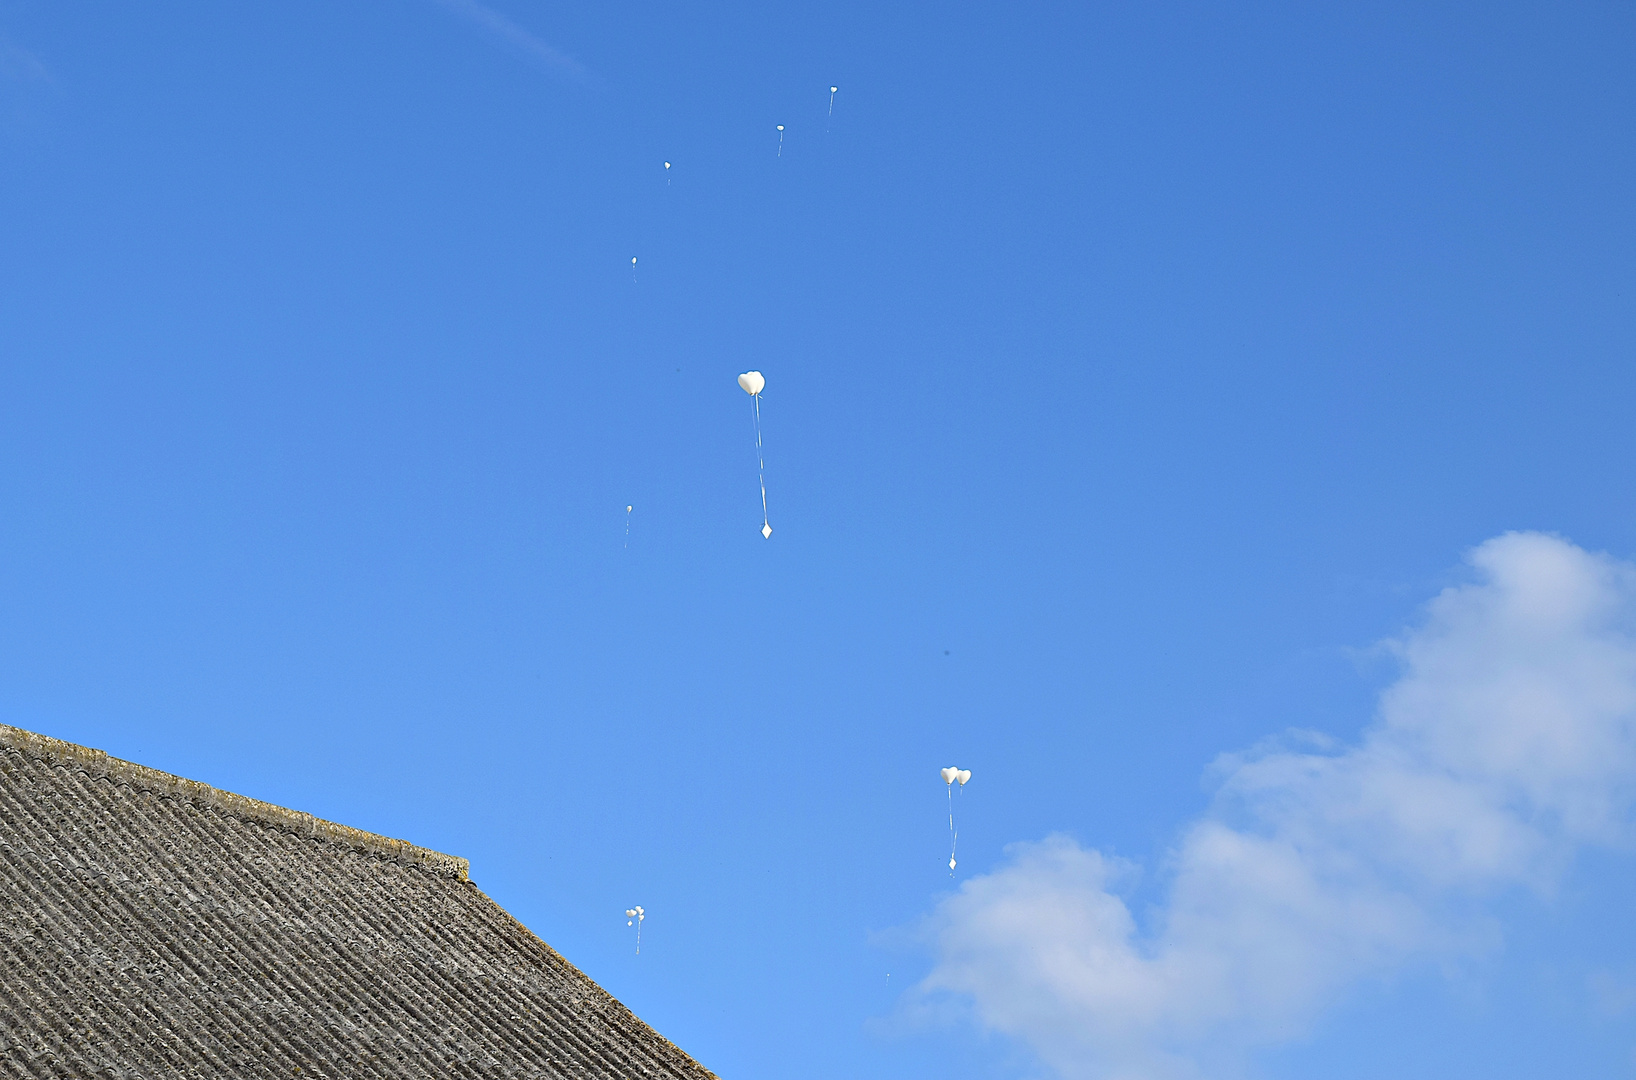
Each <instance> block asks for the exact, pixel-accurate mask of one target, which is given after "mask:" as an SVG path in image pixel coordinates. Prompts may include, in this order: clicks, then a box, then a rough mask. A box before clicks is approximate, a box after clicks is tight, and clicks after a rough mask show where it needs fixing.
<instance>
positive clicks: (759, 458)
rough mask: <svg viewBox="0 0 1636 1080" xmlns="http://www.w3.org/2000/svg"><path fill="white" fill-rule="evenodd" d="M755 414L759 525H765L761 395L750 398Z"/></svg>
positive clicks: (764, 463) (765, 466)
mask: <svg viewBox="0 0 1636 1080" xmlns="http://www.w3.org/2000/svg"><path fill="white" fill-rule="evenodd" d="M750 400H751V401H752V402H753V403H754V404H755V413H756V476H757V478H758V479H759V480H760V481H761V524H762V525H764V526H765V525H767V524H768V521H767V461H766V458H765V456H764V455H763V454H762V452H761V395H760V394H756V395H754V396H752V397H751V398H750Z"/></svg>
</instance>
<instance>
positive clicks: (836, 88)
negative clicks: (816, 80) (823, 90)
mask: <svg viewBox="0 0 1636 1080" xmlns="http://www.w3.org/2000/svg"><path fill="white" fill-rule="evenodd" d="M829 92H830V93H832V94H838V93H840V92H841V88H840V87H839V86H832V87H830V88H829Z"/></svg>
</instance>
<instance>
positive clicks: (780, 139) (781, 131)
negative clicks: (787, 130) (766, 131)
mask: <svg viewBox="0 0 1636 1080" xmlns="http://www.w3.org/2000/svg"><path fill="white" fill-rule="evenodd" d="M778 156H779V157H783V156H784V125H783V124H779V125H778Z"/></svg>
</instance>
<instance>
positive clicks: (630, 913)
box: [625, 908, 636, 919]
mask: <svg viewBox="0 0 1636 1080" xmlns="http://www.w3.org/2000/svg"><path fill="white" fill-rule="evenodd" d="M625 918H627V919H634V918H636V909H635V908H626V909H625Z"/></svg>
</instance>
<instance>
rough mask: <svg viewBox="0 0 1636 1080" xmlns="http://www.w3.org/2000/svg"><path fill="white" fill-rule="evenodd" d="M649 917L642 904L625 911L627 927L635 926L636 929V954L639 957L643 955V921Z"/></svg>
mask: <svg viewBox="0 0 1636 1080" xmlns="http://www.w3.org/2000/svg"><path fill="white" fill-rule="evenodd" d="M647 917H648V913H647V912H645V911H643V910H642V905H641V904H638V905H636V906H635V907H633V908H626V909H625V925H626V926H631V925H634V926H635V927H636V953H637V955H638V956H640V955H641V953H642V920H643V919H645V918H647Z"/></svg>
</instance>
